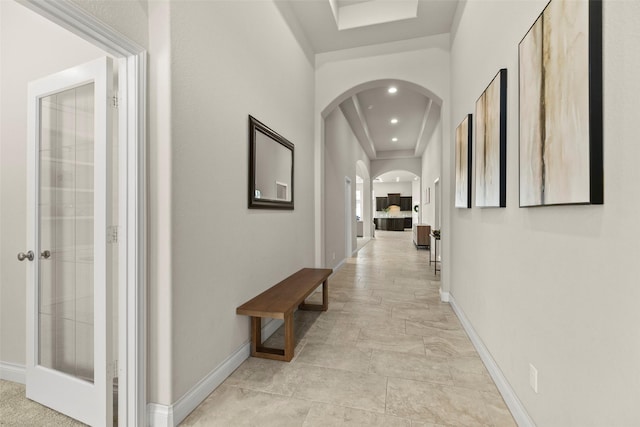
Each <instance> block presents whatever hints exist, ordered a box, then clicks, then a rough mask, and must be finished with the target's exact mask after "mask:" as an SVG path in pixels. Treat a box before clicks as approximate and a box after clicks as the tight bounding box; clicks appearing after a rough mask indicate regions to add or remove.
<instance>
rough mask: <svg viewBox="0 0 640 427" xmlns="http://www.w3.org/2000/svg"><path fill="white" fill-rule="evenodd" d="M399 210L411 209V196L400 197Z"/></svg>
mask: <svg viewBox="0 0 640 427" xmlns="http://www.w3.org/2000/svg"><path fill="white" fill-rule="evenodd" d="M400 210H401V211H410V210H411V197H400ZM409 228H411V227H409Z"/></svg>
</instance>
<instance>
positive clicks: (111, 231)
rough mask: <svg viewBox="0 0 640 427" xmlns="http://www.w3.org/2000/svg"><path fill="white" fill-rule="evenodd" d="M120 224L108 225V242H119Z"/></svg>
mask: <svg viewBox="0 0 640 427" xmlns="http://www.w3.org/2000/svg"><path fill="white" fill-rule="evenodd" d="M118 228H119V227H118V226H117V225H112V226H110V227H107V243H110V244H116V243H118Z"/></svg>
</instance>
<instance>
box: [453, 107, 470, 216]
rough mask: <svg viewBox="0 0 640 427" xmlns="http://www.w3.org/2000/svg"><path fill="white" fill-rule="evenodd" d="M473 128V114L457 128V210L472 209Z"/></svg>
mask: <svg viewBox="0 0 640 427" xmlns="http://www.w3.org/2000/svg"><path fill="white" fill-rule="evenodd" d="M472 128H473V114H467V115H466V116H465V118H464V119H463V120H462V121H461V122H460V124H459V125H458V126H457V127H456V136H455V144H456V153H455V162H456V164H455V168H454V170H455V174H456V188H455V197H454V206H455V207H456V208H464V209H469V208H471V173H472V168H471V162H472V158H473V156H472V154H473V153H472V150H473V148H472V136H471V135H472V131H473V129H472Z"/></svg>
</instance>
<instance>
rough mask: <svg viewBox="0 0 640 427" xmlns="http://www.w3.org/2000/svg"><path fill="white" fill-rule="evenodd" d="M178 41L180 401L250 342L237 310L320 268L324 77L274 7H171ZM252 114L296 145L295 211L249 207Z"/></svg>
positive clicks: (175, 254)
mask: <svg viewBox="0 0 640 427" xmlns="http://www.w3.org/2000/svg"><path fill="white" fill-rule="evenodd" d="M170 43H171V53H170V55H171V106H172V109H171V174H172V178H171V185H172V196H171V217H172V218H171V229H172V237H171V312H170V314H169V315H170V316H171V318H172V322H171V334H172V338H171V344H170V345H171V368H170V369H171V376H172V392H171V397H172V401H173V402H175V401H176V400H177V399H178V398H180V397H181V396H182V395H184V393H186V392H187V391H189V390H190V389H191V387H193V386H194V385H195V384H196V383H198V381H200V380H201V379H202V378H203V377H205V376H206V375H207V374H209V373H210V372H211V371H213V370H214V369H215V368H216V367H218V366H219V365H220V364H221V363H222V362H224V361H225V359H227V358H228V357H229V356H230V355H231V354H233V353H234V352H235V351H236V350H238V349H239V348H240V347H241V346H242V345H243V344H244V343H246V342H247V341H248V340H249V319H248V318H247V317H245V316H238V315H236V314H235V308H236V307H237V306H239V305H240V304H242V303H243V302H245V301H246V300H248V299H250V298H252V297H254V296H256V295H257V294H259V293H260V292H261V291H263V290H265V289H266V288H268V287H270V286H272V285H273V284H275V283H277V282H278V281H280V280H282V279H283V278H285V277H286V276H288V275H290V274H292V273H294V272H295V271H297V270H298V269H300V268H302V267H309V266H313V250H314V247H313V221H314V215H315V213H314V209H313V190H312V189H313V143H312V141H313V105H314V103H313V100H314V85H313V81H314V80H313V77H314V70H313V66H312V65H311V64H310V63H309V61H308V60H307V57H306V56H305V54H304V52H303V51H302V49H301V48H300V46H299V45H298V43H297V41H296V39H295V38H294V36H293V34H292V33H291V31H290V30H289V28H288V26H287V25H286V24H285V22H284V20H283V18H282V16H281V14H280V12H279V11H278V9H277V8H276V6H275V5H274V4H273V3H272V2H262V1H256V2H252V3H251V7H247V4H246V3H245V2H232V1H228V2H221V1H215V2H199V1H188V2H174V3H171V4H170ZM249 114H251V115H253V116H254V117H256V118H257V119H258V120H260V121H262V122H263V123H264V124H266V125H267V126H269V127H271V128H272V129H273V130H275V131H276V132H278V133H280V134H281V135H282V136H284V137H285V138H287V139H288V140H289V141H291V142H292V143H293V144H295V184H294V188H295V210H293V211H276V210H249V209H248V208H247V204H248V203H247V197H248V194H247V192H248V189H247V188H248V183H247V180H248V158H249V153H248V147H249V142H248V115H249ZM354 188H355V179H354ZM354 229H355V227H354Z"/></svg>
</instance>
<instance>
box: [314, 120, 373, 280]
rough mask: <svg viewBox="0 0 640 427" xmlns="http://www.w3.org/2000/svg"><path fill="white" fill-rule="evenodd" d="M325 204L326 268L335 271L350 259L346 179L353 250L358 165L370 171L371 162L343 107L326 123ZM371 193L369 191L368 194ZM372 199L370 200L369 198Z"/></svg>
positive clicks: (353, 247)
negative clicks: (346, 182) (350, 191)
mask: <svg viewBox="0 0 640 427" xmlns="http://www.w3.org/2000/svg"><path fill="white" fill-rule="evenodd" d="M325 141H326V143H325V175H324V189H325V203H324V206H323V209H324V215H325V219H326V228H325V230H326V232H325V248H326V251H325V259H326V266H327V267H329V268H335V267H336V266H337V265H339V264H340V263H341V262H342V261H343V260H344V259H345V258H348V257H350V256H351V254H347V253H346V251H345V248H346V244H345V242H346V240H345V237H346V226H345V225H346V224H345V178H346V177H349V178H350V179H351V190H352V195H351V201H352V204H351V212H353V215H352V224H351V231H352V233H351V234H352V236H351V248H352V251H355V250H356V248H357V239H356V216H355V212H356V191H355V190H356V162H357V161H358V160H360V161H362V162H363V163H364V165H365V167H366V168H367V169H368V168H369V159H368V158H367V155H366V154H365V152H364V150H363V149H362V147H361V146H360V143H359V142H358V140H357V139H356V137H355V135H354V134H353V132H352V130H351V127H350V126H349V123H348V122H347V119H346V118H345V117H344V114H342V110H340V108H336V109H335V110H334V111H333V113H331V114H329V116H327V118H326V120H325ZM370 194H371V191H370V190H369V195H370ZM369 199H370V197H369Z"/></svg>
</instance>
